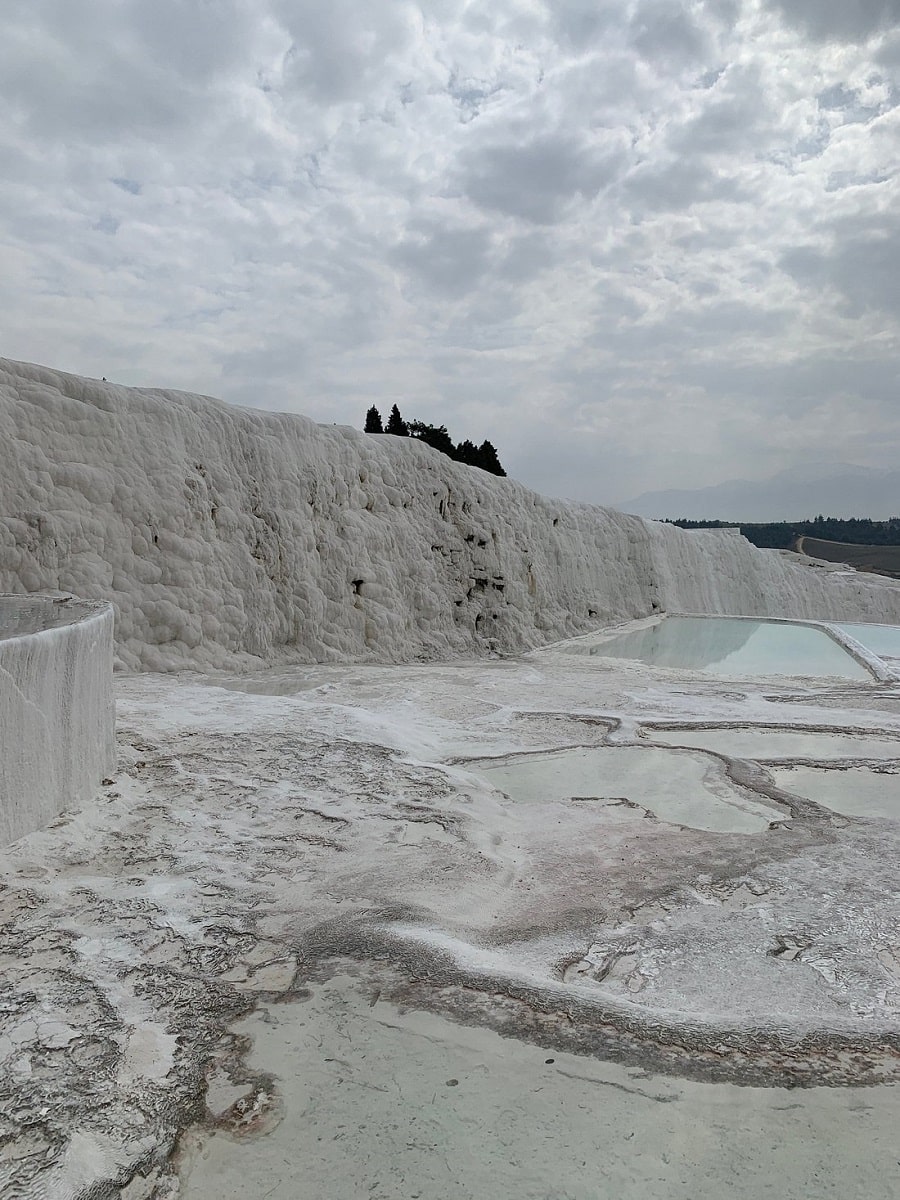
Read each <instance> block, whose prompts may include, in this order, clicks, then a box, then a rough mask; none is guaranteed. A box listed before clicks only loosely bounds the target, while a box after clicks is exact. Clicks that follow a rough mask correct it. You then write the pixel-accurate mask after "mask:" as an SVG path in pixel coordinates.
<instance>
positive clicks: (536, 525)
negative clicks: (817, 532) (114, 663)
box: [0, 359, 900, 670]
mask: <svg viewBox="0 0 900 1200" xmlns="http://www.w3.org/2000/svg"><path fill="white" fill-rule="evenodd" d="M498 438H499V434H498ZM500 440H501V442H502V439H500ZM0 455H2V471H0V591H9V592H17V593H24V592H37V591H48V590H61V591H64V592H71V593H75V594H76V595H79V596H83V597H88V598H94V599H102V600H109V601H111V602H112V603H113V604H114V606H115V610H116V641H117V653H118V661H119V664H120V665H121V666H123V667H126V668H143V669H150V670H168V669H173V668H183V667H212V666H225V665H229V666H234V665H235V663H236V662H238V661H239V660H240V659H241V658H242V657H244V656H256V657H257V661H258V659H260V658H261V659H264V660H267V661H277V660H280V661H285V660H287V659H293V660H295V661H315V660H328V659H338V658H341V659H360V660H363V659H380V660H387V661H391V660H393V661H400V660H404V659H410V658H415V657H419V656H429V657H441V656H450V655H457V654H470V655H471V654H473V653H483V652H485V651H487V650H490V649H496V650H500V651H514V650H522V649H526V648H529V647H533V646H536V645H539V644H542V643H546V642H549V641H553V640H555V639H559V638H563V637H566V636H569V635H574V634H578V633H582V632H585V631H587V630H589V629H592V628H596V627H597V626H600V625H602V624H605V623H609V622H612V621H616V620H622V619H628V618H633V617H639V616H644V615H647V614H649V613H651V612H655V611H660V610H668V611H683V612H684V611H688V612H708V613H741V614H747V615H762V616H779V617H801V618H818V619H823V620H828V619H859V620H881V621H888V622H900V588H898V587H897V586H896V585H894V584H893V583H892V582H891V581H890V580H880V579H877V578H874V577H871V576H868V577H866V576H859V575H836V574H834V573H828V574H821V575H820V574H819V573H818V572H816V571H815V570H812V569H810V568H804V567H802V566H801V565H799V564H796V563H794V562H791V561H789V560H788V559H786V558H785V557H784V556H781V555H779V554H776V553H773V552H769V551H760V550H756V549H755V548H754V547H753V546H751V545H750V544H749V543H748V542H746V541H745V540H744V539H743V538H741V537H740V536H739V534H738V533H736V532H733V531H714V532H703V533H695V532H684V531H682V530H679V529H676V528H673V527H671V526H667V525H660V524H656V523H654V522H649V521H644V520H641V519H639V518H637V517H631V516H626V515H624V514H622V513H619V512H616V511H613V510H610V509H603V508H596V507H592V506H589V505H582V504H567V503H563V502H561V501H556V500H549V499H546V498H544V497H542V496H539V495H537V494H536V493H534V492H531V491H529V490H528V489H526V488H524V487H522V486H520V485H519V484H516V483H514V482H513V481H511V480H508V479H500V478H496V477H494V476H492V475H488V474H486V473H484V472H482V471H479V470H477V469H475V468H470V467H464V466H462V465H460V464H457V463H453V462H451V461H450V460H449V459H447V458H446V457H444V456H442V455H440V454H438V453H437V452H436V451H434V450H432V449H430V448H429V447H428V446H425V445H423V444H422V443H420V442H417V441H415V440H413V439H406V438H393V437H389V436H387V435H380V436H373V435H366V434H363V433H359V432H356V431H355V430H353V429H349V428H345V427H338V426H321V425H316V424H315V423H314V422H312V421H310V420H308V419H306V418H305V417H301V416H294V415H279V414H274V413H268V412H262V411H256V410H248V409H240V408H235V407H232V406H229V405H227V404H224V403H222V402H220V401H217V400H213V399H209V398H206V397H202V396H195V395H188V394H183V393H178V392H167V391H157V390H148V389H140V388H125V387H119V386H116V385H114V384H110V383H104V382H99V381H97V380H91V379H84V378H80V377H78V376H74V375H66V374H63V373H61V372H58V371H53V370H50V369H47V368H44V367H39V366H32V365H29V364H24V363H16V362H11V361H8V360H2V359H0ZM248 661H249V660H248Z"/></svg>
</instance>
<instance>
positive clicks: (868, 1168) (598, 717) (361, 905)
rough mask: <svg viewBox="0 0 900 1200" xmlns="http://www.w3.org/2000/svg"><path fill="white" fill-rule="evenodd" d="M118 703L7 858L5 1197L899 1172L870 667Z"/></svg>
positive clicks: (258, 688) (549, 660)
mask: <svg viewBox="0 0 900 1200" xmlns="http://www.w3.org/2000/svg"><path fill="white" fill-rule="evenodd" d="M117 707H118V736H119V758H118V768H117V770H116V772H115V773H114V774H113V775H111V776H110V777H109V778H108V779H107V780H106V781H105V783H104V786H103V788H102V790H101V793H100V794H99V796H98V797H97V798H96V800H95V801H94V802H92V803H90V804H87V805H85V806H84V807H82V808H80V809H78V810H74V811H71V812H68V813H66V814H64V815H63V816H62V817H61V818H60V819H58V820H57V821H56V822H55V823H54V824H53V825H51V826H50V827H48V828H46V829H44V830H43V831H40V832H36V833H33V834H31V835H29V836H28V837H26V838H23V839H21V840H20V841H18V842H16V843H14V844H13V845H11V846H8V847H6V848H5V849H3V850H2V851H0V862H2V870H3V875H2V880H3V890H2V891H0V919H2V922H3V929H4V937H3V943H2V958H3V961H2V972H0V978H2V987H3V992H2V1002H0V1063H2V1076H0V1088H2V1093H0V1194H2V1195H3V1196H4V1197H6V1196H7V1195H8V1196H10V1197H15V1198H16V1200H24V1198H29V1200H30V1198H34V1200H63V1198H66V1200H100V1198H103V1200H105V1198H107V1197H111V1198H116V1197H124V1198H125V1200H171V1198H174V1197H181V1198H183V1200H207V1198H211V1197H215V1200H230V1197H232V1196H234V1197H237V1196H242V1197H243V1196H270V1197H274V1198H275V1200H279V1198H281V1200H288V1198H292V1197H295V1196H300V1195H310V1196H326V1195H327V1196H328V1197H330V1198H343V1197H347V1198H348V1200H349V1198H350V1197H355V1196H359V1195H366V1194H371V1195H380V1196H384V1197H399V1196H407V1195H409V1196H414V1195H419V1196H420V1197H433V1198H435V1200H436V1198H437V1197H441V1198H442V1200H448V1198H457V1197H458V1198H460V1200H461V1198H462V1197H467V1196H473V1195H481V1194H488V1193H490V1194H494V1195H498V1196H503V1197H506V1196H510V1197H511V1196H513V1195H515V1196H517V1197H525V1198H528V1200H530V1198H534V1200H538V1198H539V1197H540V1198H542V1197H546V1196H547V1195H551V1194H552V1195H554V1196H560V1197H563V1196H564V1197H577V1198H579V1200H587V1198H588V1197H595V1196H597V1195H600V1194H612V1192H611V1191H610V1189H613V1190H614V1192H615V1194H616V1195H617V1196H626V1197H634V1198H637V1197H643V1196H651V1195H660V1194H663V1192H664V1193H665V1194H666V1195H671V1196H679V1197H681V1196H683V1197H685V1200H687V1198H688V1197H691V1198H692V1200H696V1198H697V1197H709V1198H710V1200H712V1197H720V1196H721V1195H723V1194H728V1195H729V1196H732V1195H733V1196H747V1197H750V1196H757V1195H761V1194H771V1195H776V1194H777V1195H778V1196H780V1197H795V1196H796V1197H797V1198H798V1200H799V1198H800V1197H811V1196H813V1197H814V1196H820V1195H823V1196H824V1195H826V1194H830V1193H829V1191H828V1189H829V1188H831V1189H832V1190H833V1191H834V1193H835V1194H841V1195H842V1196H846V1197H854V1196H859V1197H862V1196H865V1197H867V1200H871V1198H872V1197H885V1200H886V1198H887V1197H888V1196H892V1195H896V1192H897V1189H898V1186H900V1176H898V1168H897V1162H896V1154H895V1152H894V1151H895V1144H896V1137H895V1132H896V1127H897V1118H898V1116H900V1108H898V1098H900V1089H898V1088H897V1086H896V1084H897V1081H898V1078H900V1069H898V1068H900V1054H898V1051H900V1019H898V1009H900V967H898V963H900V900H898V890H897V865H898V840H900V826H898V821H897V818H898V815H900V814H898V811H897V808H896V805H894V806H893V807H892V803H893V802H892V801H891V799H890V797H891V796H892V795H895V794H896V793H895V792H892V791H890V788H893V787H894V786H895V781H896V774H895V772H896V770H897V769H898V766H900V755H898V756H896V757H894V756H892V755H891V753H890V751H891V749H892V748H893V746H894V744H895V743H896V745H897V747H898V748H900V685H898V684H896V683H892V682H889V681H887V682H876V681H872V682H871V683H867V684H858V683H841V682H839V681H836V680H834V679H822V680H818V681H817V680H798V679H796V678H794V679H784V680H779V681H775V682H773V681H772V680H729V681H728V683H727V686H725V685H723V683H722V681H716V680H714V679H711V678H709V677H704V676H702V675H700V674H697V673H690V672H679V673H676V672H673V671H669V670H660V669H654V668H650V667H645V666H641V665H640V664H632V663H624V662H615V663H614V662H611V661H609V660H607V661H605V662H604V661H603V660H602V659H599V658H589V657H584V658H579V657H578V656H574V655H571V654H567V653H565V652H563V651H561V650H550V651H545V652H540V653H535V654H532V655H529V656H527V657H524V658H520V659H494V660H485V661H479V662H472V663H458V664H453V665H449V664H423V665H416V666H322V665H318V666H314V667H308V668H307V667H297V668H292V669H290V670H279V671H277V672H264V673H259V674H257V675H243V676H238V675H216V676H201V675H188V674H182V675H169V676H162V675H144V676H133V677H123V676H120V677H119V678H118V679H117ZM651 739H652V740H651ZM832 749H833V757H830V754H829V752H830V750H832ZM642 755H646V756H648V757H647V759H646V763H647V764H648V772H644V771H643V770H642V768H641V763H642V759H641V756H642ZM533 756H536V759H537V760H539V761H540V762H541V763H542V764H547V763H550V764H551V768H550V769H549V770H547V771H546V773H545V774H544V775H539V776H534V775H532V776H531V778H530V782H529V787H530V788H531V791H529V793H528V794H527V796H520V795H518V794H517V792H516V788H515V787H514V786H513V783H515V782H516V779H515V772H513V774H512V775H510V774H509V773H508V771H509V768H511V767H517V766H518V765H520V764H521V763H522V762H523V761H526V762H527V761H528V759H529V758H531V757H533ZM572 756H574V760H575V761H576V762H577V763H578V775H577V778H575V779H574V780H572V779H569V778H567V777H566V776H565V770H564V764H565V763H566V762H567V761H570V760H571V759H572ZM554 763H558V764H561V765H560V769H559V771H558V772H556V771H555V768H553V766H552V764H554ZM651 764H652V770H651V769H649V767H650V765H651ZM685 764H687V765H688V767H689V769H685ZM543 769H545V768H543V767H542V770H543ZM504 770H506V771H507V774H506V775H504V774H503V771H504ZM861 772H868V773H869V774H868V775H866V776H865V779H866V780H870V778H874V779H875V780H876V781H877V780H878V779H882V778H883V779H884V781H885V785H886V787H885V790H884V791H883V793H879V795H880V796H881V799H880V800H879V803H878V804H875V803H872V804H871V805H869V804H868V802H867V797H868V796H869V795H870V789H871V788H872V787H873V786H874V785H872V784H871V782H867V783H866V784H865V786H861V781H862V779H863V775H862V774H861ZM794 773H796V774H797V778H798V779H799V780H802V787H800V786H799V784H798V790H797V791H796V792H795V791H794V790H793V789H792V778H793V774H794ZM654 779H658V780H659V784H658V786H657V787H656V793H657V797H658V802H657V801H655V800H654V785H653V780H654ZM820 781H826V785H825V786H821V787H820V786H819V782H820ZM570 785H571V786H570ZM842 789H843V793H842ZM841 794H844V796H845V798H847V797H849V799H847V802H846V803H841V802H839V800H840V795H841ZM851 801H852V802H851ZM654 805H655V806H654ZM717 806H718V809H720V810H721V812H720V813H719V816H720V817H721V819H715V816H716V812H717ZM698 813H700V814H701V815H702V818H703V819H697V814H698ZM747 813H750V814H752V818H753V819H752V820H751V821H749V822H748V821H746V820H744V819H743V818H744V816H746V814H747ZM735 814H738V815H739V816H740V817H741V819H739V820H738V819H736V817H735ZM763 817H764V819H762V818H763ZM711 818H712V819H711ZM498 1035H501V1036H498ZM604 1189H605V1191H604Z"/></svg>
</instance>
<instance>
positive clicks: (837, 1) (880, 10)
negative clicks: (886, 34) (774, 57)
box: [766, 0, 900, 42]
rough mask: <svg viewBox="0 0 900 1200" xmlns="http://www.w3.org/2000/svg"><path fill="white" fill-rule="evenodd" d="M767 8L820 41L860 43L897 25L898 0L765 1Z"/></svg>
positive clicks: (899, 15)
mask: <svg viewBox="0 0 900 1200" xmlns="http://www.w3.org/2000/svg"><path fill="white" fill-rule="evenodd" d="M766 3H767V5H768V6H769V8H771V9H774V10H775V11H776V12H778V13H780V14H781V16H782V17H783V18H784V20H785V21H786V22H787V23H788V24H790V25H795V26H797V27H798V28H799V29H801V30H802V31H803V32H804V33H806V34H808V35H809V36H810V37H812V38H815V39H816V40H817V41H821V42H861V41H865V40H866V39H867V38H869V37H872V36H873V35H874V34H876V33H882V32H883V31H884V30H886V29H890V28H891V26H893V25H897V24H900V0H766Z"/></svg>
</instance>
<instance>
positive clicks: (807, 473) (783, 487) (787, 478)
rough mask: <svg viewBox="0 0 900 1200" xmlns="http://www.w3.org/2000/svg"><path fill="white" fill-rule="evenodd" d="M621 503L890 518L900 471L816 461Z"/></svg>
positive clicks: (763, 515)
mask: <svg viewBox="0 0 900 1200" xmlns="http://www.w3.org/2000/svg"><path fill="white" fill-rule="evenodd" d="M617 507H618V508H620V509H621V510H622V511H623V512H627V513H634V514H635V515H636V516H639V517H653V518H656V519H659V518H663V517H669V518H672V519H677V518H678V517H686V518H688V519H690V520H694V521H703V520H714V519H719V520H722V521H799V520H803V519H807V518H811V517H815V516H816V515H817V514H818V513H822V514H823V515H825V516H831V517H871V518H873V519H875V520H886V519H887V518H888V517H893V516H897V515H898V514H900V471H894V470H889V469H887V468H883V469H877V468H870V467H858V466H854V465H852V464H850V463H810V464H806V465H804V466H802V467H797V468H795V469H792V470H789V471H779V473H778V474H777V475H773V476H772V477H771V478H770V479H766V480H762V481H752V480H749V479H733V480H729V481H728V482H727V483H719V484H716V486H715V487H707V488H697V489H690V488H673V489H671V490H669V491H662V492H644V493H643V494H642V495H640V496H637V497H635V499H633V500H626V501H623V502H622V503H621V504H619V505H617Z"/></svg>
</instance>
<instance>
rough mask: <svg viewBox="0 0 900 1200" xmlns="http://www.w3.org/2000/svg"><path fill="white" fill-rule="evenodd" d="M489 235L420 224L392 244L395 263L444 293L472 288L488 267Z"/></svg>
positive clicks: (461, 292)
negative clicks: (408, 234)
mask: <svg viewBox="0 0 900 1200" xmlns="http://www.w3.org/2000/svg"><path fill="white" fill-rule="evenodd" d="M489 250H490V236H489V235H488V233H487V232H486V231H485V230H484V229H447V228H442V227H429V226H427V225H425V226H420V228H419V229H418V230H414V232H413V234H412V236H407V237H406V238H404V239H403V240H402V241H401V242H400V243H399V245H397V246H395V247H394V250H393V251H392V258H393V260H394V262H395V263H397V264H398V265H400V266H402V267H405V268H406V269H407V270H408V271H410V272H412V273H413V275H415V276H416V277H417V278H418V279H419V280H420V281H421V282H422V283H424V284H425V285H426V286H428V287H429V288H431V289H433V290H435V291H437V292H440V293H442V294H444V295H447V296H462V295H465V293H466V292H470V291H472V290H473V289H474V288H476V287H477V286H478V283H479V282H480V280H481V279H482V277H483V276H484V274H485V272H486V270H487V267H488V252H489Z"/></svg>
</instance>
